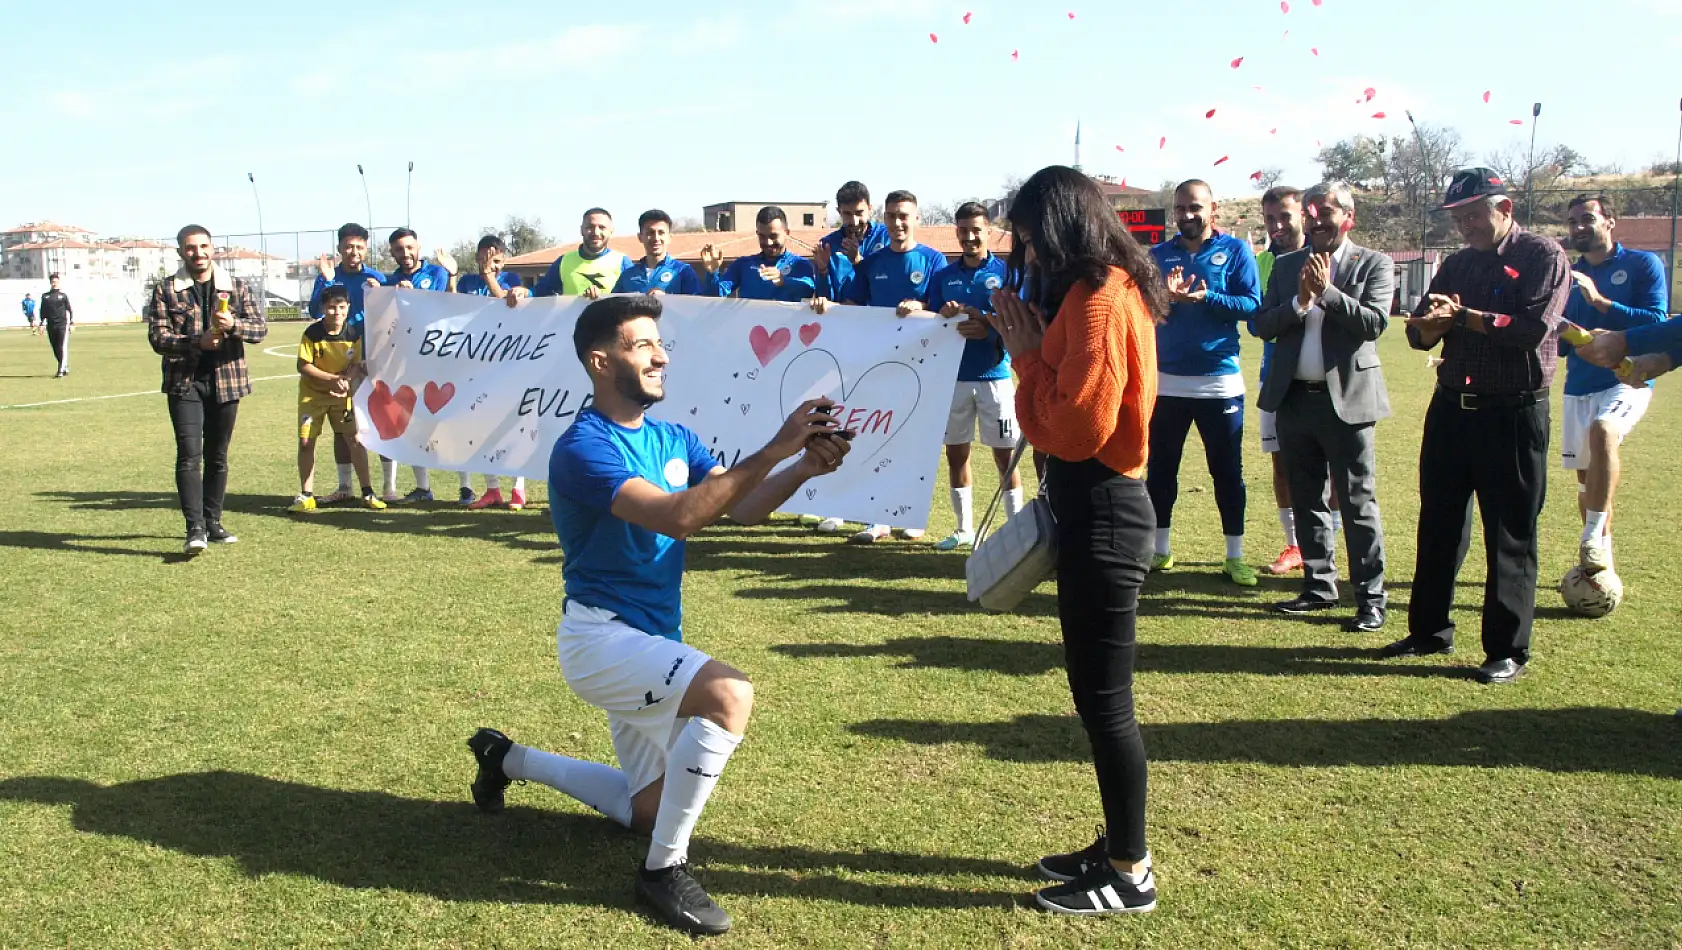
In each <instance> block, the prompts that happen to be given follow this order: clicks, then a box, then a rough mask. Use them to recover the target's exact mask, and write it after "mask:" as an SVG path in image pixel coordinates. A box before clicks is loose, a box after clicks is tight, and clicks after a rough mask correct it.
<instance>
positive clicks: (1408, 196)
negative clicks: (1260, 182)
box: [1317, 125, 1469, 249]
mask: <svg viewBox="0 0 1682 950" xmlns="http://www.w3.org/2000/svg"><path fill="white" fill-rule="evenodd" d="M1317 160H1318V161H1319V163H1320V169H1321V174H1322V175H1323V176H1324V177H1325V179H1326V180H1328V181H1341V182H1344V183H1346V184H1348V185H1349V186H1350V187H1351V188H1354V189H1355V190H1356V191H1357V192H1358V193H1359V194H1360V206H1361V213H1360V214H1359V215H1357V216H1356V219H1355V227H1356V229H1357V230H1358V231H1359V232H1360V234H1361V237H1360V240H1361V242H1362V243H1364V244H1368V245H1371V246H1374V247H1379V248H1391V249H1394V248H1403V247H1418V246H1419V241H1420V232H1421V229H1422V227H1424V228H1425V229H1426V231H1427V234H1426V238H1425V239H1426V241H1427V243H1431V244H1436V243H1439V242H1444V241H1447V240H1449V238H1450V234H1449V232H1450V231H1451V230H1452V222H1450V221H1449V220H1448V217H1447V216H1446V215H1431V212H1432V211H1434V210H1435V209H1436V207H1437V203H1438V202H1439V201H1440V200H1441V196H1442V192H1443V189H1444V187H1446V185H1447V182H1448V180H1449V178H1450V177H1451V176H1452V175H1453V174H1454V172H1455V171H1456V170H1457V169H1459V168H1461V167H1463V166H1464V165H1465V164H1466V163H1467V162H1468V160H1469V159H1468V157H1467V153H1466V150H1465V147H1464V146H1463V145H1462V144H1461V140H1460V133H1459V132H1456V131H1455V130H1454V129H1451V128H1447V127H1444V126H1433V125H1420V126H1419V127H1418V132H1417V134H1416V135H1410V136H1402V135H1393V136H1388V137H1385V136H1377V137H1372V136H1365V135H1361V136H1356V137H1355V138H1353V139H1345V140H1343V141H1341V142H1336V143H1334V144H1332V145H1331V146H1329V147H1327V148H1323V149H1321V150H1320V154H1319V155H1318V156H1317Z"/></svg>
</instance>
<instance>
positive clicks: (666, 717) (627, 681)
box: [555, 602, 710, 795]
mask: <svg viewBox="0 0 1682 950" xmlns="http://www.w3.org/2000/svg"><path fill="white" fill-rule="evenodd" d="M555 655H556V657H557V658H558V659H559V660H560V663H561V675H562V676H564V677H565V678H566V681H567V685H568V686H570V687H572V691H573V692H575V693H577V694H578V695H579V697H580V698H582V699H583V700H584V701H585V702H587V703H589V704H590V705H592V706H595V707H596V708H598V709H600V710H602V711H603V712H605V713H607V723H608V727H609V729H610V730H611V732H612V734H613V751H614V754H615V755H617V756H618V758H619V768H620V770H621V771H623V772H624V773H625V782H626V784H627V786H628V787H629V788H630V790H631V794H632V795H635V794H636V793H638V792H640V791H642V790H643V789H645V788H647V787H648V786H649V785H651V784H653V783H654V781H655V780H657V779H659V778H660V777H661V776H663V775H665V774H666V752H667V750H669V749H670V748H671V747H672V743H674V742H676V741H677V737H678V734H679V733H681V732H683V727H684V726H685V725H687V722H685V721H682V720H679V719H678V717H677V708H678V706H679V704H681V703H682V702H683V694H684V693H685V692H687V691H688V689H689V683H690V681H691V680H693V679H694V678H695V674H696V673H699V672H700V671H701V667H703V666H706V665H707V661H708V660H709V659H710V658H709V657H708V656H707V655H706V654H705V653H702V652H701V651H700V650H697V649H695V648H694V647H692V646H689V645H688V644H685V643H679V642H677V641H676V640H668V639H666V638H665V637H657V636H654V635H652V634H648V633H644V632H642V631H641V630H638V629H636V628H635V627H631V626H627V625H626V624H624V623H622V622H621V621H620V620H619V617H618V615H617V614H614V613H613V612H612V611H607V610H600V609H598V608H595V607H586V606H584V605H583V604H579V603H576V602H570V603H568V604H567V606H566V612H565V614H564V615H563V616H562V618H561V626H560V629H559V630H557V631H556V633H555Z"/></svg>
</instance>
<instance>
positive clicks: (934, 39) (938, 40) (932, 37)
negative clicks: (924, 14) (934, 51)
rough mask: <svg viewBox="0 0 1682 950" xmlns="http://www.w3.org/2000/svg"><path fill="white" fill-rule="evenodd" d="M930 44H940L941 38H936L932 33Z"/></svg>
mask: <svg viewBox="0 0 1682 950" xmlns="http://www.w3.org/2000/svg"><path fill="white" fill-rule="evenodd" d="M929 42H930V43H938V42H940V37H938V36H935V35H934V34H933V33H930V34H929Z"/></svg>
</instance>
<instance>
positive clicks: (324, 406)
mask: <svg viewBox="0 0 1682 950" xmlns="http://www.w3.org/2000/svg"><path fill="white" fill-rule="evenodd" d="M349 319H350V294H349V293H348V292H346V290H345V288H343V287H329V288H327V289H326V290H324V291H322V292H321V319H320V320H317V321H316V322H314V323H311V324H310V325H309V326H307V327H305V328H304V337H303V339H302V340H300V341H299V342H298V497H296V498H294V499H292V508H291V510H292V511H294V512H298V513H303V512H308V511H314V510H315V508H316V502H315V442H316V439H317V438H319V437H320V435H321V430H322V429H323V428H324V427H327V428H330V429H331V430H332V432H333V434H334V436H335V437H336V438H339V437H342V438H343V439H344V440H345V441H347V442H349V443H350V446H351V463H352V464H353V465H355V466H356V476H357V478H358V479H360V480H361V482H362V503H363V504H364V505H367V506H368V507H369V508H373V509H376V510H378V509H381V508H384V507H385V502H383V501H381V500H380V499H379V498H377V497H376V496H375V495H374V489H373V486H372V483H371V481H370V479H369V478H368V450H367V449H366V448H364V447H363V445H362V443H361V442H358V441H357V440H356V410H355V408H354V407H353V406H352V405H351V391H352V390H353V389H355V388H356V383H357V381H358V380H360V379H361V378H362V374H363V367H362V340H360V339H351V337H350V334H349V332H348V330H347V328H346V326H345V324H346V323H347V321H348V320H349Z"/></svg>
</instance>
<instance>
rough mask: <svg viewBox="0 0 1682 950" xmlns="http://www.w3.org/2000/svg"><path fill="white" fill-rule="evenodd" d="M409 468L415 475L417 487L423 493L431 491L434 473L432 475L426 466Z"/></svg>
mask: <svg viewBox="0 0 1682 950" xmlns="http://www.w3.org/2000/svg"><path fill="white" fill-rule="evenodd" d="M409 468H410V469H411V470H413V471H414V473H415V487H416V488H418V489H420V490H421V491H431V490H432V473H430V472H428V471H427V470H426V466H424V465H411V466H409Z"/></svg>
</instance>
